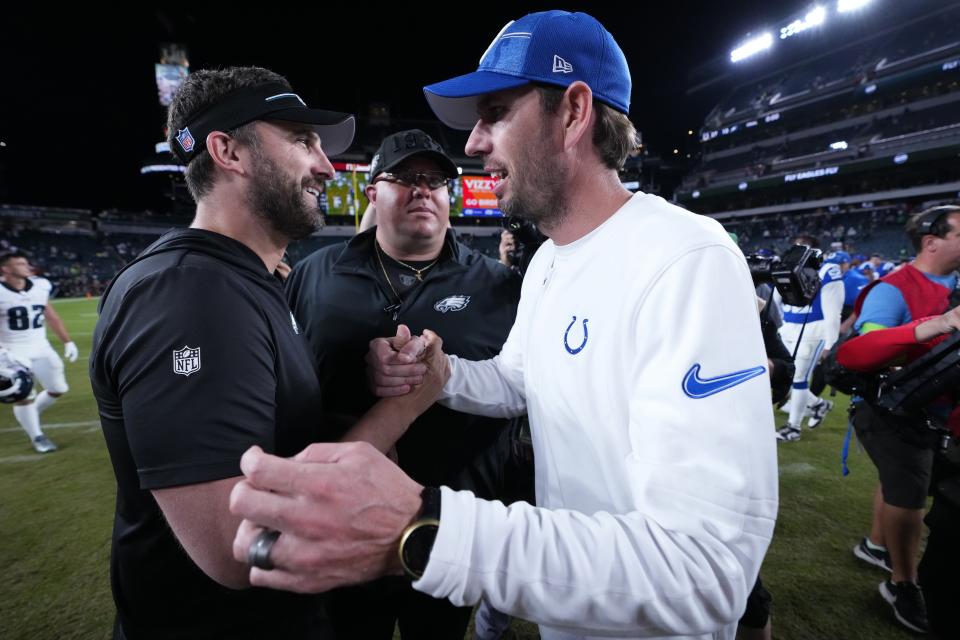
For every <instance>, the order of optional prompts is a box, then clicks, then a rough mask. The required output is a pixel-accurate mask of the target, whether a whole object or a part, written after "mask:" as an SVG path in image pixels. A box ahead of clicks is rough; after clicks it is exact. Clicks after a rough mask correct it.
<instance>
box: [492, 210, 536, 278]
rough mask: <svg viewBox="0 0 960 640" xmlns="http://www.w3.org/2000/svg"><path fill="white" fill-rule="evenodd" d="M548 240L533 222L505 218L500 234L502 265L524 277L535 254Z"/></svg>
mask: <svg viewBox="0 0 960 640" xmlns="http://www.w3.org/2000/svg"><path fill="white" fill-rule="evenodd" d="M546 239H547V237H546V236H545V235H543V234H542V233H540V231H539V230H537V227H536V225H535V224H533V223H532V222H530V221H528V220H524V219H523V218H517V217H509V218H505V219H504V221H503V231H502V232H501V233H500V249H499V252H500V263H501V264H503V265H505V266H507V267H509V268H510V269H512V270H513V271H515V272H516V273H518V274H520V275H521V276H522V275H523V274H525V273H526V272H527V266H529V264H530V261H531V260H532V259H533V254H535V253H536V252H537V249H539V248H540V245H542V244H543V242H544V240H546Z"/></svg>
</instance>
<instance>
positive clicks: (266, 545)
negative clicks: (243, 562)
mask: <svg viewBox="0 0 960 640" xmlns="http://www.w3.org/2000/svg"><path fill="white" fill-rule="evenodd" d="M279 537H280V532H279V531H273V530H271V529H264V530H263V531H261V532H260V534H259V535H258V536H257V537H256V538H254V540H253V542H252V543H251V544H250V551H248V552H247V564H249V565H250V566H251V567H256V568H258V569H263V570H264V571H270V570H271V569H273V568H274V565H273V561H272V560H271V559H270V552H271V551H272V550H273V545H274V543H275V542H276V541H277V538H279Z"/></svg>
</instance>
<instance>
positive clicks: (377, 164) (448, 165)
mask: <svg viewBox="0 0 960 640" xmlns="http://www.w3.org/2000/svg"><path fill="white" fill-rule="evenodd" d="M412 156H426V157H428V158H431V159H433V160H435V161H436V162H437V164H438V165H440V169H441V170H442V171H443V172H444V173H445V174H447V177H449V178H451V179H453V178H456V177H457V175H459V174H458V172H457V165H456V164H454V162H453V160H451V159H450V158H449V157H447V154H446V153H444V151H443V147H441V146H440V145H439V144H437V142H436V141H434V139H433V138H431V137H430V136H428V135H427V134H426V133H424V132H423V131H421V130H420V129H408V130H406V131H399V132H397V133H393V134H390V135H389V136H387V137H386V138H384V139H383V142H381V143H380V148H379V149H377V152H376V153H375V154H374V155H373V160H371V161H370V181H371V182H372V181H373V179H374V178H376V177H377V176H378V175H379V174H381V173H383V172H384V171H390V170H391V169H393V168H394V167H396V166H397V165H398V164H400V163H401V162H403V161H404V160H406V159H407V158H410V157H412Z"/></svg>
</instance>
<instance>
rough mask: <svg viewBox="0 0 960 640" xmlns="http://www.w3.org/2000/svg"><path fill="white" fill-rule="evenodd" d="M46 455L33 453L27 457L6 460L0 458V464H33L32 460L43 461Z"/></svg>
mask: <svg viewBox="0 0 960 640" xmlns="http://www.w3.org/2000/svg"><path fill="white" fill-rule="evenodd" d="M46 457H47V455H46V454H44V453H34V454H33V455H29V456H9V457H7V458H0V464H7V463H9V462H33V461H34V460H43V459H44V458H46Z"/></svg>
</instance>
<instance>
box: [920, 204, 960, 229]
mask: <svg viewBox="0 0 960 640" xmlns="http://www.w3.org/2000/svg"><path fill="white" fill-rule="evenodd" d="M951 213H960V207H958V206H955V205H952V204H944V205H940V206H939V207H931V208H929V209H927V210H926V211H924V212H922V213H920V214H918V216H917V217H918V220H917V231H918V232H919V233H920V235H922V236H925V235H929V234H932V233H933V227H934V225H936V224H937V222H938V221H939V220H940V218H942V217H943V216H945V215H948V214H951Z"/></svg>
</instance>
